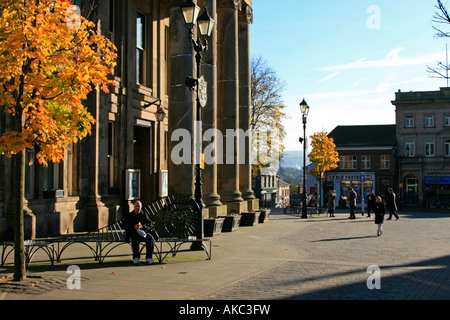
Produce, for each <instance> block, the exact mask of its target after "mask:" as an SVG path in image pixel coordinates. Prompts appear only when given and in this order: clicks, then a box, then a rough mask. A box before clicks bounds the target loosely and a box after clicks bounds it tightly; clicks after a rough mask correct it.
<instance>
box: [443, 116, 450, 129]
mask: <svg viewBox="0 0 450 320" xmlns="http://www.w3.org/2000/svg"><path fill="white" fill-rule="evenodd" d="M444 126H445V127H450V114H446V115H444Z"/></svg>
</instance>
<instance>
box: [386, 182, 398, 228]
mask: <svg viewBox="0 0 450 320" xmlns="http://www.w3.org/2000/svg"><path fill="white" fill-rule="evenodd" d="M386 206H387V208H388V210H389V218H387V219H386V220H391V219H392V215H394V216H395V220H398V219H399V218H400V217H399V216H398V214H397V199H396V197H395V193H394V191H393V190H392V188H389V189H388V193H387V195H386Z"/></svg>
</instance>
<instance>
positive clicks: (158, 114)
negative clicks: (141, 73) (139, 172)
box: [155, 106, 166, 198]
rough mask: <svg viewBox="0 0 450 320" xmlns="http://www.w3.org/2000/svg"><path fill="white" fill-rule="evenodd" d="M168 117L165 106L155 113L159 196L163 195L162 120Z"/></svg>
mask: <svg viewBox="0 0 450 320" xmlns="http://www.w3.org/2000/svg"><path fill="white" fill-rule="evenodd" d="M165 117H166V113H165V112H164V108H163V107H162V106H160V107H159V108H158V110H157V111H156V113H155V118H156V121H157V122H158V131H157V133H156V134H157V136H156V138H157V144H156V145H157V148H158V153H157V155H158V159H157V162H156V172H157V174H158V177H157V178H156V180H157V184H158V189H157V191H156V192H157V198H159V197H160V196H161V153H160V151H161V122H163V121H164V118H165Z"/></svg>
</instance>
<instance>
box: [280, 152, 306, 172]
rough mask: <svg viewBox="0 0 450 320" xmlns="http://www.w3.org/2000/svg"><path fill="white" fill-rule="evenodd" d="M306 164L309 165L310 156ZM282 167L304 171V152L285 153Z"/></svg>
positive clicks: (281, 163)
mask: <svg viewBox="0 0 450 320" xmlns="http://www.w3.org/2000/svg"><path fill="white" fill-rule="evenodd" d="M306 164H307V165H308V164H309V159H308V155H306ZM280 167H283V168H296V169H302V168H303V151H299V150H294V151H284V152H283V156H282V158H281V162H280Z"/></svg>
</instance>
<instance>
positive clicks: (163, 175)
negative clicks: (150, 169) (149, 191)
mask: <svg viewBox="0 0 450 320" xmlns="http://www.w3.org/2000/svg"><path fill="white" fill-rule="evenodd" d="M168 195H169V171H167V170H161V171H160V172H159V196H160V197H167V196H168Z"/></svg>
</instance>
